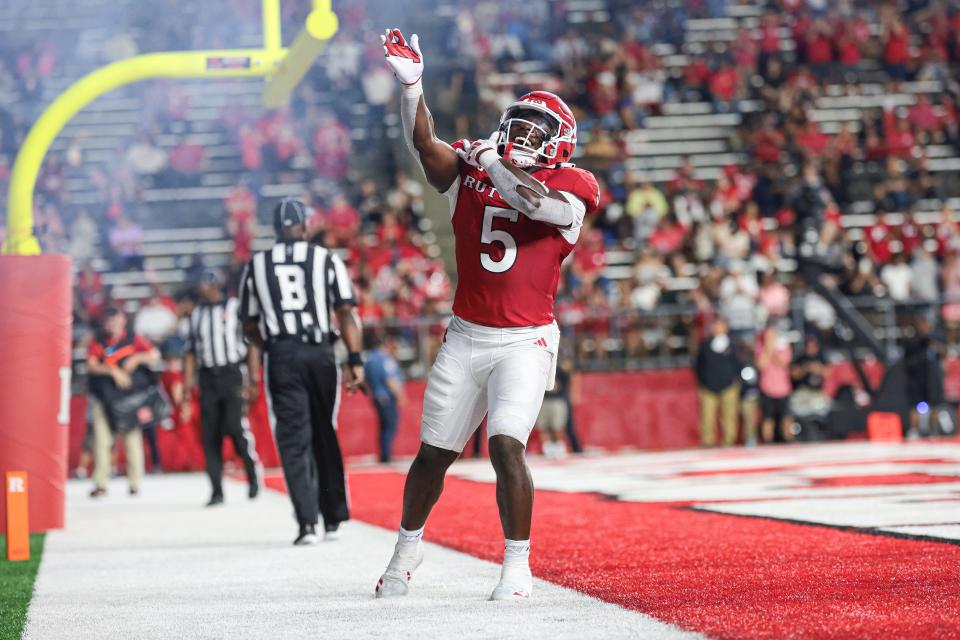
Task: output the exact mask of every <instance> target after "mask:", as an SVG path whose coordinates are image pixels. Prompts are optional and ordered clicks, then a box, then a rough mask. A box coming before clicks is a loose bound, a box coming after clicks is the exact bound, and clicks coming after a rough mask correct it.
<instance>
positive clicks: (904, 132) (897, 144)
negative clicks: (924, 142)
mask: <svg viewBox="0 0 960 640" xmlns="http://www.w3.org/2000/svg"><path fill="white" fill-rule="evenodd" d="M916 143H917V141H916V138H914V136H913V132H912V131H911V130H910V123H909V122H908V121H907V120H905V119H903V118H901V119H899V120H897V124H896V129H895V130H894V131H893V132H891V133H888V134H887V153H888V154H889V155H891V156H897V157H900V158H909V157H911V156H912V155H913V149H914V147H915V146H916Z"/></svg>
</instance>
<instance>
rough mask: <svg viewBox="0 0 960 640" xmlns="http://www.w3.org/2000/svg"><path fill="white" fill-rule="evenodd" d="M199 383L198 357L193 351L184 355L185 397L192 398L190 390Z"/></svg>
mask: <svg viewBox="0 0 960 640" xmlns="http://www.w3.org/2000/svg"><path fill="white" fill-rule="evenodd" d="M196 383H197V358H196V356H194V355H193V354H192V353H188V354H186V355H185V356H183V397H184V398H185V399H187V400H189V399H190V392H191V391H192V390H193V387H194V385H195V384H196Z"/></svg>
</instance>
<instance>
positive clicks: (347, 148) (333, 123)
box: [313, 113, 353, 180]
mask: <svg viewBox="0 0 960 640" xmlns="http://www.w3.org/2000/svg"><path fill="white" fill-rule="evenodd" d="M352 144H353V141H352V140H351V139H350V130H349V129H348V128H347V127H346V126H344V125H343V124H342V123H341V122H340V121H339V120H337V118H336V117H335V116H334V115H333V114H331V113H325V114H324V115H323V116H321V118H320V124H319V125H318V126H317V130H316V131H314V133H313V160H314V165H315V166H316V168H317V173H318V174H319V175H321V176H324V177H326V178H331V179H335V180H339V179H341V178H343V177H344V176H345V175H346V173H347V167H348V164H349V159H350V154H351V149H352Z"/></svg>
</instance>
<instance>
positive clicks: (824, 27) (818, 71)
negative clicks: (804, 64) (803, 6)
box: [805, 19, 834, 80]
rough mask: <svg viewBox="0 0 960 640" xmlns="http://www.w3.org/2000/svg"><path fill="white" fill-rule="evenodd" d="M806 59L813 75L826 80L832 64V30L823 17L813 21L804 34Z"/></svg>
mask: <svg viewBox="0 0 960 640" xmlns="http://www.w3.org/2000/svg"><path fill="white" fill-rule="evenodd" d="M805 38H806V44H807V61H808V62H809V63H810V66H811V68H812V69H813V73H814V75H815V76H817V77H818V78H820V79H821V80H826V79H828V78H829V77H830V75H831V66H832V64H833V39H834V32H833V29H832V28H831V27H830V23H829V22H827V21H826V20H824V19H819V20H817V21H815V22H814V23H813V24H812V25H811V27H810V29H809V30H808V31H807V33H806V34H805Z"/></svg>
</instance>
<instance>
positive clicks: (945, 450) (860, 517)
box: [452, 440, 960, 540]
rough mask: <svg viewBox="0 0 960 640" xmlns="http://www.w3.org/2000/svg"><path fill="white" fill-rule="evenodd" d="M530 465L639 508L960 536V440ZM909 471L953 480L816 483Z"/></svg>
mask: <svg viewBox="0 0 960 640" xmlns="http://www.w3.org/2000/svg"><path fill="white" fill-rule="evenodd" d="M918 460H919V461H920V462H917V461H918ZM923 460H931V461H932V462H922V461H923ZM530 462H531V467H532V471H533V478H534V484H535V485H536V486H537V488H539V489H549V490H554V491H569V492H587V493H602V494H605V495H611V496H615V497H617V498H618V499H620V500H625V501H633V502H685V503H692V504H694V505H696V506H697V507H698V508H700V509H703V510H708V511H716V512H721V513H729V514H738V515H750V516H763V517H769V518H779V519H785V520H797V521H805V522H813V523H818V524H825V525H832V526H844V527H860V528H864V529H878V530H889V531H891V532H899V533H903V534H907V535H925V536H932V537H939V538H943V539H947V540H957V539H960V536H958V534H957V527H954V526H953V523H957V522H960V442H957V441H946V440H941V441H927V442H917V443H905V444H874V443H868V442H850V443H843V442H837V443H824V444H795V445H788V446H778V447H759V448H756V449H745V448H741V447H737V448H730V449H709V450H701V449H697V450H685V451H672V452H646V453H627V454H621V455H612V456H606V457H584V458H571V459H568V460H567V461H564V462H547V461H543V460H542V459H540V458H537V457H531V459H530ZM704 472H707V473H706V474H704V475H690V474H697V473H701V474H702V473H704ZM745 472H746V473H745ZM452 473H454V474H456V475H457V476H459V477H461V478H465V479H470V480H476V481H480V482H492V481H493V480H494V474H493V470H492V468H491V467H490V465H489V463H485V462H482V461H468V462H462V463H458V464H456V465H454V466H453V467H452ZM902 474H921V475H929V476H935V477H938V478H949V479H955V481H949V482H942V483H930V484H926V483H917V484H890V485H884V484H879V483H877V484H867V485H855V486H818V484H817V482H818V481H823V480H825V479H830V478H836V479H838V480H842V479H843V478H849V477H856V476H886V475H902ZM934 525H936V526H934ZM913 527H921V528H922V529H923V531H922V532H919V531H920V530H919V529H917V530H916V531H915V530H914V528H913Z"/></svg>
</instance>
